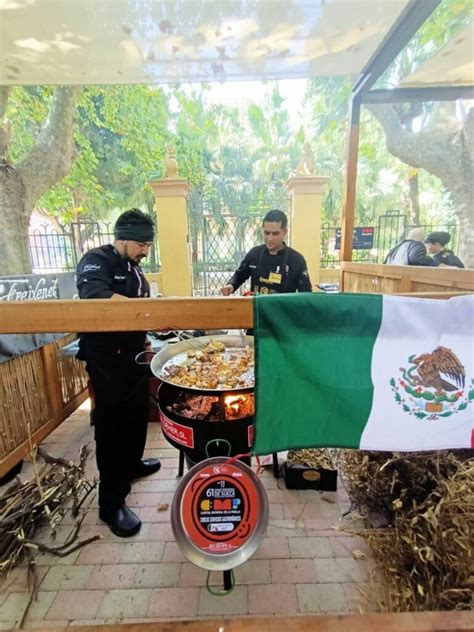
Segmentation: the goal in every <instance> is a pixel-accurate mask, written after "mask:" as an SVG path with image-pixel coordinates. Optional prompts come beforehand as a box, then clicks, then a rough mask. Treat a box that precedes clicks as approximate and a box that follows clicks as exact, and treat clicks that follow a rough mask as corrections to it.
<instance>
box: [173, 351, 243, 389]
mask: <svg viewBox="0 0 474 632" xmlns="http://www.w3.org/2000/svg"><path fill="white" fill-rule="evenodd" d="M163 372H164V377H165V378H166V380H167V381H168V382H172V383H173V384H178V385H179V386H187V387H194V388H202V389H212V390H227V389H234V388H247V387H251V386H253V384H254V352H253V349H251V348H250V347H245V348H244V349H231V350H230V349H229V350H227V349H226V347H225V345H224V344H223V343H222V342H219V341H218V340H210V341H209V342H208V343H207V344H206V345H205V346H203V347H202V348H198V347H197V348H193V349H192V350H189V351H187V353H186V357H185V358H184V360H182V361H180V362H177V361H172V362H169V363H167V364H166V366H165V367H164V368H163Z"/></svg>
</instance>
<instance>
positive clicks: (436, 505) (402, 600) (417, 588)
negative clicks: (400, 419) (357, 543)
mask: <svg viewBox="0 0 474 632" xmlns="http://www.w3.org/2000/svg"><path fill="white" fill-rule="evenodd" d="M471 455H472V453H471V452H470V451H468V450H463V451H441V452H431V453H426V452H425V453H404V454H399V453H398V454H397V453H393V454H392V453H387V452H362V451H354V450H340V451H338V453H337V456H336V459H337V462H338V464H339V467H340V468H341V469H342V470H343V472H344V477H345V480H346V484H347V489H348V492H349V495H350V496H351V498H352V500H353V502H354V503H355V504H356V505H357V508H358V509H359V512H360V513H361V514H362V515H363V516H364V517H365V519H366V521H367V525H368V528H367V529H364V530H362V531H358V532H357V534H358V535H361V536H362V537H364V538H366V539H367V541H368V544H369V546H370V547H371V549H372V551H373V553H374V557H375V558H376V560H377V561H378V563H379V566H380V571H381V573H382V575H383V583H384V587H385V607H386V609H387V610H388V611H394V612H402V611H422V610H455V609H469V608H471V606H472V587H473V583H474V575H473V544H474V538H473V536H474V462H473V460H472V458H470V457H471Z"/></svg>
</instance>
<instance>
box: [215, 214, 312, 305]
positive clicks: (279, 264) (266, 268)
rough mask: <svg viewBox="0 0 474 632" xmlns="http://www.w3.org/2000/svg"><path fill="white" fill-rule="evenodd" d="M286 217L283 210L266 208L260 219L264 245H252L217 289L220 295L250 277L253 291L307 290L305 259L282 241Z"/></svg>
mask: <svg viewBox="0 0 474 632" xmlns="http://www.w3.org/2000/svg"><path fill="white" fill-rule="evenodd" d="M287 232H288V219H287V217H286V215H285V213H283V211H278V210H272V211H269V212H268V213H267V214H266V215H265V217H264V218H263V239H264V242H265V243H264V244H262V245H261V246H256V247H255V248H252V249H251V250H250V251H249V252H248V253H247V254H246V255H245V257H244V259H243V261H242V263H241V264H240V266H239V267H238V268H237V270H236V271H235V272H234V274H233V275H232V276H231V277H230V279H229V280H228V281H227V284H226V285H225V286H224V287H223V288H222V289H221V293H222V294H223V295H224V296H229V295H230V294H232V293H233V292H235V291H236V290H237V289H238V288H239V287H240V286H241V285H242V283H244V282H245V281H246V280H247V279H249V278H250V288H251V291H252V293H254V294H287V293H292V292H311V291H312V289H311V281H310V279H309V275H308V270H307V266H306V261H305V259H304V257H303V255H301V254H300V253H299V252H297V251H296V250H294V249H293V248H290V247H289V246H287V245H286V243H285V241H284V240H285V237H286V234H287Z"/></svg>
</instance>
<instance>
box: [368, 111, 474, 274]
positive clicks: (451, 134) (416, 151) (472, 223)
mask: <svg viewBox="0 0 474 632" xmlns="http://www.w3.org/2000/svg"><path fill="white" fill-rule="evenodd" d="M368 109H369V110H370V112H371V113H372V114H373V115H374V116H375V118H376V119H377V120H378V121H379V122H380V124H381V125H382V127H383V129H384V132H385V139H386V142H387V149H388V151H389V152H390V153H391V154H393V155H394V156H395V157H396V158H398V159H399V160H401V161H402V162H405V163H406V164H408V165H411V166H412V167H416V168H422V169H425V170H426V171H428V172H429V173H431V174H433V175H435V176H436V177H438V178H439V179H440V180H441V182H442V183H443V185H444V187H445V188H446V189H447V190H448V191H449V193H450V195H451V199H452V201H453V203H454V212H455V214H456V216H457V219H458V222H459V235H460V240H459V256H460V259H461V260H462V261H463V263H464V265H465V266H466V267H469V268H474V247H473V246H474V214H473V187H474V185H473V177H472V174H473V157H474V108H470V110H469V111H468V112H467V114H466V115H465V117H464V120H463V121H459V120H458V119H457V118H456V116H455V104H454V103H438V104H436V105H435V107H434V109H433V113H432V115H431V118H430V120H429V122H428V124H427V125H426V126H425V127H424V128H423V129H422V130H421V131H419V132H416V133H414V132H410V131H407V130H406V129H404V128H403V125H402V124H401V122H400V120H399V118H398V116H397V114H396V112H395V110H394V109H393V107H392V106H386V105H371V106H368Z"/></svg>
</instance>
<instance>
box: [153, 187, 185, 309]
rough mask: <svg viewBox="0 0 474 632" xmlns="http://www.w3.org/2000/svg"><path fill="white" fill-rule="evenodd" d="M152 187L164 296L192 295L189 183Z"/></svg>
mask: <svg viewBox="0 0 474 632" xmlns="http://www.w3.org/2000/svg"><path fill="white" fill-rule="evenodd" d="M149 184H150V186H151V188H152V189H153V191H154V193H155V198H156V219H157V225H158V240H159V244H160V262H161V291H162V292H163V294H164V295H165V296H191V294H192V273H191V258H190V255H189V243H188V242H189V239H188V231H189V229H188V210H187V201H186V197H187V195H188V192H189V183H188V181H187V180H182V179H180V178H163V179H162V180H156V181H152V182H149Z"/></svg>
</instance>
